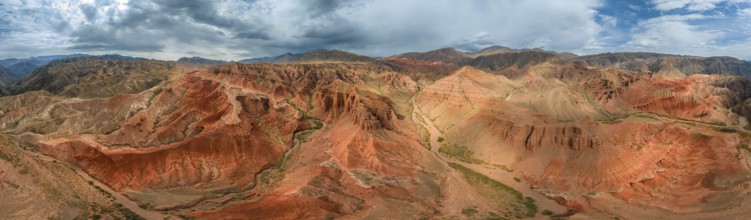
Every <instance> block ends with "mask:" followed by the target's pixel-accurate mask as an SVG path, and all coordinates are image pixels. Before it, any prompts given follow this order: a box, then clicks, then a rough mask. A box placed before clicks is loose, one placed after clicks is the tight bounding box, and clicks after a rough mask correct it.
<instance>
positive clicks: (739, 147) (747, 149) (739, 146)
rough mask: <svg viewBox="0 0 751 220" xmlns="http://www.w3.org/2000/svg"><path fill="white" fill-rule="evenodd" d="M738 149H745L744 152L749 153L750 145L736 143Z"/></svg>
mask: <svg viewBox="0 0 751 220" xmlns="http://www.w3.org/2000/svg"><path fill="white" fill-rule="evenodd" d="M738 149H739V150H745V151H746V152H749V153H751V147H749V146H748V144H746V143H743V144H739V145H738Z"/></svg>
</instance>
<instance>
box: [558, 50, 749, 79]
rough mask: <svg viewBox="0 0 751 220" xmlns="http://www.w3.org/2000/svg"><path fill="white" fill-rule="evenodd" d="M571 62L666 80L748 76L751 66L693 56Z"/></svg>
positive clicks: (605, 57)
mask: <svg viewBox="0 0 751 220" xmlns="http://www.w3.org/2000/svg"><path fill="white" fill-rule="evenodd" d="M573 61H574V62H576V63H580V64H583V65H588V66H596V67H617V68H623V69H626V70H631V71H642V72H647V71H648V72H653V73H655V74H657V75H660V76H666V77H685V76H688V75H692V74H724V75H741V76H746V77H751V63H749V62H748V61H743V60H739V59H736V58H732V57H694V56H677V55H669V54H655V53H605V54H597V55H591V56H582V57H577V58H574V59H573Z"/></svg>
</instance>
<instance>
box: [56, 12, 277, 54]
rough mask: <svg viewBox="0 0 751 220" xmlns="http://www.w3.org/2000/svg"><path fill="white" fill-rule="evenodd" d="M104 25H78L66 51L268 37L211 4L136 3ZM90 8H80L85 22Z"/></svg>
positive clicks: (156, 48) (155, 47)
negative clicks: (170, 42) (225, 34)
mask: <svg viewBox="0 0 751 220" xmlns="http://www.w3.org/2000/svg"><path fill="white" fill-rule="evenodd" d="M128 6H129V9H128V10H127V11H125V12H124V13H121V14H118V15H117V16H110V17H109V18H108V19H106V20H105V21H106V22H104V23H92V24H87V25H84V26H81V27H80V28H79V29H78V30H76V31H74V32H72V34H71V36H72V37H73V40H72V42H73V43H74V44H75V45H73V46H70V47H69V48H70V49H77V50H119V51H141V52H156V51H162V50H163V49H164V48H165V47H166V45H167V43H168V41H169V40H174V41H176V42H177V43H190V44H192V43H196V42H204V43H206V44H208V43H212V42H213V43H219V42H221V41H222V37H224V36H223V34H217V33H223V32H229V33H231V35H232V36H234V37H236V38H242V39H260V40H268V39H270V36H269V35H268V34H267V33H266V32H264V31H262V30H261V29H262V28H260V27H259V26H258V25H257V23H254V24H251V23H249V22H245V21H242V20H240V19H235V18H231V17H227V16H222V15H220V14H219V13H218V9H217V7H216V5H215V3H214V2H213V1H195V0H158V1H154V2H148V1H136V2H131V4H129V5H128ZM92 8H93V7H84V6H82V7H81V11H82V12H83V13H84V15H85V16H86V18H87V20H88V21H90V22H91V21H94V20H95V18H90V15H92V16H96V14H97V12H96V11H91V9H92Z"/></svg>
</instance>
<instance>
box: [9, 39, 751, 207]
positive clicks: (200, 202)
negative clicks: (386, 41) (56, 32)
mask: <svg viewBox="0 0 751 220" xmlns="http://www.w3.org/2000/svg"><path fill="white" fill-rule="evenodd" d="M33 60H37V61H33ZM22 61H23V60H4V61H3V62H0V64H2V63H5V62H7V63H8V64H7V66H13V68H0V82H1V83H2V86H1V87H0V94H2V97H0V132H1V133H2V135H0V198H2V199H3V202H0V219H331V218H334V219H748V217H749V216H751V196H750V195H749V193H751V188H750V186H751V182H750V181H751V167H750V165H751V147H750V146H751V130H749V129H751V126H749V123H748V118H749V117H751V81H749V78H748V77H751V63H749V62H747V61H742V60H738V59H735V58H730V57H694V56H678V55H667V54H652V53H606V54H598V55H590V56H578V55H575V54H570V53H557V52H552V51H544V50H540V49H510V48H506V47H499V46H494V47H489V48H486V49H483V50H481V51H474V52H461V51H457V50H454V49H452V48H444V49H439V50H434V51H429V52H414V53H405V54H399V55H394V56H390V57H386V58H372V57H367V56H361V55H357V54H352V53H348V52H344V51H336V50H314V51H309V52H307V53H302V54H292V53H288V54H283V55H280V56H275V57H263V58H255V59H247V60H242V61H240V62H225V61H218V60H208V59H204V58H199V57H193V58H183V59H180V60H178V61H159V60H147V59H140V58H132V57H123V56H117V55H106V56H87V55H72V56H62V57H53V58H49V59H27V60H25V61H24V62H26V63H25V64H24V63H22ZM32 61H33V62H32ZM14 62H15V63H14ZM19 63H21V64H19ZM30 65H31V66H32V69H33V70H28V69H29V68H28V67H29V66H30ZM24 68H25V69H24Z"/></svg>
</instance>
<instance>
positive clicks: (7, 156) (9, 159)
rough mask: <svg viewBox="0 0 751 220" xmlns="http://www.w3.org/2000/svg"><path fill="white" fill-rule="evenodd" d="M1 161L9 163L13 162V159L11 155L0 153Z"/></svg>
mask: <svg viewBox="0 0 751 220" xmlns="http://www.w3.org/2000/svg"><path fill="white" fill-rule="evenodd" d="M0 159H3V160H5V161H8V162H13V158H12V157H10V155H7V154H5V153H3V152H2V151H0Z"/></svg>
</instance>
